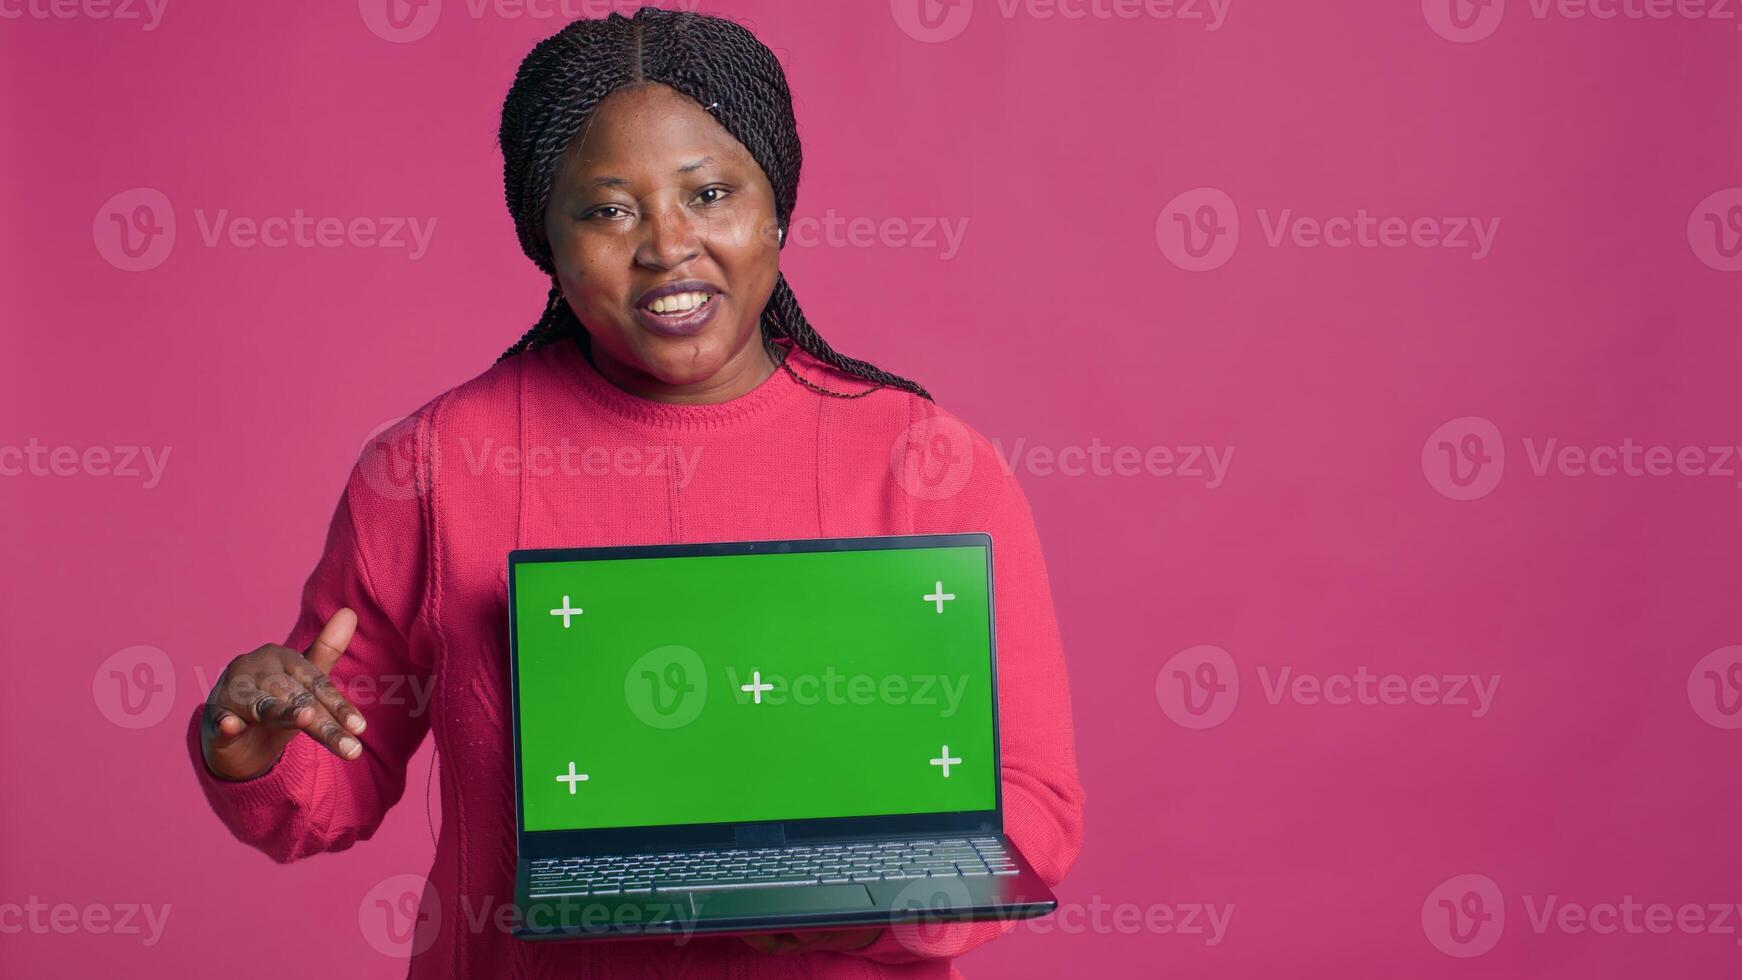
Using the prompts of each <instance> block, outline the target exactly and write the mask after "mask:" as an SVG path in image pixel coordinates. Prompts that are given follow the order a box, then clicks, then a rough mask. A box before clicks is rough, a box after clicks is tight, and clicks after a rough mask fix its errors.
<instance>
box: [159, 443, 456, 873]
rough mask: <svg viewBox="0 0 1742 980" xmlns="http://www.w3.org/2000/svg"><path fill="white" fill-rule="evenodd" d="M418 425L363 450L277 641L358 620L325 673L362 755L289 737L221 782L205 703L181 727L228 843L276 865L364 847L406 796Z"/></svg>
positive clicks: (415, 661) (423, 703)
mask: <svg viewBox="0 0 1742 980" xmlns="http://www.w3.org/2000/svg"><path fill="white" fill-rule="evenodd" d="M426 425H427V423H426V421H425V420H424V417H423V416H421V415H419V416H412V417H411V418H408V419H406V420H405V421H404V422H401V423H400V424H398V425H396V426H394V427H393V428H391V429H389V430H387V431H386V432H384V433H382V434H381V435H380V436H379V437H377V438H376V439H375V440H374V441H373V442H372V443H371V444H370V445H369V446H368V447H365V450H364V452H363V454H362V456H361V457H360V458H359V460H358V462H357V465H356V466H355V467H354V468H353V469H352V471H351V474H350V478H349V479H348V480H347V482H346V486H345V490H344V493H343V494H342V496H341V497H340V499H339V503H338V507H337V509H336V511H335V513H334V514H333V518H332V522H331V524H330V526H329V528H328V531H327V537H326V545H325V547H324V549H323V551H322V553H321V556H320V558H319V560H318V561H317V563H316V565H315V568H314V571H313V572H312V573H311V574H310V575H309V577H308V580H307V582H306V584H305V585H304V587H303V590H302V602H301V608H300V611H299V613H298V615H297V618H296V622H295V625H294V626H293V628H292V629H291V631H290V635H289V636H288V637H287V638H286V640H285V642H284V645H285V646H288V647H291V648H292V649H296V650H306V649H307V648H308V646H309V644H310V643H311V642H313V640H314V638H315V636H316V635H318V634H319V632H320V630H321V626H322V625H323V624H324V623H325V622H326V621H327V620H328V619H329V618H331V617H332V615H333V613H335V612H336V611H338V610H339V609H340V608H350V609H351V610H353V611H354V612H356V614H357V631H356V634H355V636H354V637H353V638H352V640H351V643H350V645H349V646H348V648H347V649H346V651H345V654H344V655H343V656H342V657H341V658H340V659H339V662H338V663H337V665H335V666H334V668H333V670H332V673H331V675H330V676H331V677H332V679H333V681H334V683H335V684H336V685H337V686H338V687H339V689H340V690H341V691H343V692H344V693H345V694H346V696H347V697H348V698H349V699H350V700H351V702H352V703H353V704H355V705H356V706H357V708H358V710H359V711H361V712H362V713H363V716H364V718H365V719H366V720H367V722H368V728H367V730H366V731H365V732H364V733H363V735H362V736H361V738H360V740H361V741H362V743H363V749H364V751H363V755H362V757H361V758H359V759H356V760H353V761H346V760H343V759H340V758H339V757H337V756H335V755H333V754H332V753H331V752H329V751H328V750H327V749H325V748H324V747H322V746H321V745H319V744H317V743H316V742H315V741H314V740H313V739H312V738H309V737H307V736H298V737H297V738H295V739H293V740H292V741H291V742H290V743H289V744H288V745H287V746H286V747H285V750H284V753H283V755H281V756H280V757H279V759H278V762H277V763H276V764H274V765H273V767H272V768H271V769H269V770H268V771H267V772H265V773H263V774H261V775H260V776H257V777H255V778H253V779H250V780H245V781H241V782H232V781H227V780H223V779H220V778H218V777H217V776H214V775H213V774H212V772H211V771H210V770H209V769H208V768H207V767H206V765H205V759H204V756H203V755H202V753H201V751H200V730H199V723H200V716H201V713H202V712H203V710H204V705H201V706H200V707H199V708H196V710H195V712H194V716H193V717H192V718H191V719H190V720H189V725H188V732H187V746H188V750H189V752H190V753H191V756H192V761H193V766H194V772H195V774H196V776H197V778H198V780H199V784H200V787H201V788H202V789H203V790H204V792H205V796H206V799H207V800H208V801H209V802H210V804H211V806H212V809H213V810H214V811H216V813H217V815H218V818H219V819H220V820H221V821H223V823H224V824H225V825H226V826H227V827H228V828H229V829H230V831H231V833H233V834H235V836H236V837H237V839H239V840H241V841H242V842H243V843H245V844H248V845H250V846H252V847H255V848H258V849H259V850H261V851H263V852H265V853H266V854H267V855H268V856H269V857H271V858H272V859H273V860H275V861H279V862H289V861H294V860H296V859H298V858H302V857H306V856H308V855H310V854H315V853H319V852H322V851H340V850H344V849H345V848H348V847H350V846H351V845H352V844H354V843H355V842H357V841H358V840H366V839H368V838H369V837H370V836H371V835H372V834H373V833H374V832H375V830H376V828H377V827H379V826H380V824H381V821H382V818H383V817H384V816H386V813H387V810H388V808H390V807H391V806H393V804H394V803H396V802H398V800H399V798H400V796H401V795H402V794H403V793H404V790H405V777H406V764H407V762H408V761H409V760H410V758H411V756H412V754H413V753H414V752H416V751H417V747H418V745H419V744H420V743H422V741H423V738H424V736H425V734H426V733H427V732H428V731H429V725H430V720H429V709H430V700H431V695H432V693H433V675H432V673H431V670H430V668H429V665H428V664H427V663H424V662H420V661H421V660H422V659H423V658H420V657H417V656H414V653H413V650H414V643H413V642H412V638H413V636H414V631H415V630H416V629H417V621H418V613H419V608H420V606H421V603H422V595H423V587H424V582H425V576H424V573H425V570H426V569H427V567H428V563H427V562H426V561H425V552H426V545H425V537H424V530H423V529H424V521H423V519H422V515H421V504H420V502H419V500H420V497H421V496H422V494H421V493H420V492H419V488H420V487H423V486H427V483H426V480H425V473H424V470H423V467H422V465H421V460H422V459H423V458H424V457H425V454H424V453H423V452H421V451H419V447H420V446H426V445H427V440H428V433H427V428H426Z"/></svg>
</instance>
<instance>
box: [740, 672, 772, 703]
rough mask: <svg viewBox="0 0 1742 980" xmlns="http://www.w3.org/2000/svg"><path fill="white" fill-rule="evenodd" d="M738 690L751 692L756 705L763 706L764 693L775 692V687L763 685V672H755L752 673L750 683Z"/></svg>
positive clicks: (742, 685) (741, 685)
mask: <svg viewBox="0 0 1742 980" xmlns="http://www.w3.org/2000/svg"><path fill="white" fill-rule="evenodd" d="M738 690H740V691H749V692H750V694H751V696H753V697H754V698H756V703H757V704H761V703H762V692H763V691H772V690H774V685H773V684H764V683H762V671H760V670H753V671H751V672H750V683H748V684H739V685H738Z"/></svg>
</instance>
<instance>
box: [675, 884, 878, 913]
mask: <svg viewBox="0 0 1742 980" xmlns="http://www.w3.org/2000/svg"><path fill="white" fill-rule="evenodd" d="M690 897H691V898H692V899H694V901H695V903H696V914H697V915H699V916H701V917H702V918H704V919H711V918H715V917H719V918H736V917H738V916H741V915H742V916H752V915H755V916H761V915H806V914H809V913H813V912H850V911H852V910H854V909H871V908H876V907H877V902H876V900H875V899H873V898H872V897H871V893H870V892H869V891H867V890H866V888H865V886H864V885H859V884H845V885H807V886H805V887H803V888H732V889H722V890H720V891H699V892H690Z"/></svg>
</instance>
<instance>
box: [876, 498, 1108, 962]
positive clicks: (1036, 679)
mask: <svg viewBox="0 0 1742 980" xmlns="http://www.w3.org/2000/svg"><path fill="white" fill-rule="evenodd" d="M983 530H985V531H987V532H988V533H989V534H990V535H991V536H992V579H993V587H994V589H995V603H996V607H997V612H996V623H995V629H996V631H997V632H996V638H997V644H998V647H997V649H998V711H999V745H1000V750H1001V755H1002V763H1003V764H1002V773H1001V779H1002V780H1003V787H1004V829H1005V834H1006V835H1007V836H1008V837H1009V838H1010V840H1011V841H1012V842H1013V843H1015V845H1016V846H1017V848H1018V849H1020V850H1021V851H1022V853H1023V854H1024V855H1025V856H1027V858H1028V859H1029V861H1030V862H1032V863H1033V865H1034V869H1035V871H1036V872H1038V873H1039V875H1040V877H1041V878H1042V879H1044V880H1045V881H1046V883H1047V884H1048V885H1057V884H1058V883H1059V882H1060V881H1061V880H1063V878H1064V876H1065V873H1066V872H1067V871H1069V870H1070V867H1071V864H1072V863H1073V862H1074V861H1075V860H1076V857H1077V853H1078V851H1080V850H1081V848H1082V843H1083V804H1084V792H1083V787H1082V785H1081V784H1080V783H1079V782H1078V779H1077V763H1076V750H1075V744H1074V743H1075V736H1074V734H1073V730H1072V724H1071V702H1070V692H1069V689H1068V682H1067V678H1066V675H1065V662H1064V652H1063V648H1062V645H1061V643H1060V639H1059V630H1058V622H1057V619H1056V617H1055V616H1054V613H1053V601H1052V589H1051V585H1050V583H1049V581H1048V577H1047V572H1046V564H1045V562H1044V560H1043V557H1042V554H1041V547H1040V540H1039V537H1038V535H1037V533H1036V531H1035V526H1034V517H1033V514H1032V512H1031V510H1030V508H1029V504H1028V498H1027V496H1026V495H1025V494H1024V493H1023V491H1022V487H1021V485H1020V484H1019V483H1018V482H1017V481H1016V478H1015V477H1014V476H1013V475H1011V474H1009V473H1004V474H1003V477H1002V484H1001V487H1000V489H999V491H998V494H997V497H996V499H995V500H994V503H993V505H992V507H991V510H990V512H989V513H988V516H987V517H986V519H985V522H984V528H983ZM1014 926H1015V923H1014V922H1011V921H987V922H972V923H952V924H931V925H924V924H903V925H896V926H892V927H890V928H887V929H885V930H884V931H883V934H882V935H881V936H879V937H878V938H877V940H876V941H874V942H873V943H872V944H871V945H869V946H866V947H864V948H862V949H859V950H855V951H853V954H852V955H857V956H862V957H866V958H868V959H872V960H876V961H878V962H883V963H904V962H911V961H913V960H918V959H928V958H936V957H952V956H960V955H961V954H963V953H966V952H967V951H969V950H971V949H973V948H975V947H976V946H979V945H981V944H982V943H985V942H987V941H988V940H991V939H995V938H997V937H998V936H1001V935H1003V934H1004V933H1006V932H1009V931H1010V930H1011V929H1012V928H1014Z"/></svg>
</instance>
